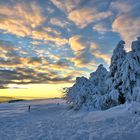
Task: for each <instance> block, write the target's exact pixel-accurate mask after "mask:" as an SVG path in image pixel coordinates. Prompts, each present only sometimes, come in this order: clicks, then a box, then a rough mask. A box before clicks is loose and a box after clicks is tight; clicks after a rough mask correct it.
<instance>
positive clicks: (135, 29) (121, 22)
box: [112, 15, 140, 50]
mask: <svg viewBox="0 0 140 140" xmlns="http://www.w3.org/2000/svg"><path fill="white" fill-rule="evenodd" d="M139 26H140V18H137V17H130V16H127V15H122V16H119V17H117V18H116V19H115V20H114V22H113V24H112V28H113V31H114V32H118V33H120V35H121V37H122V38H123V39H124V40H125V41H126V42H127V49H128V50H129V49H130V42H132V40H134V39H135V37H137V36H139V34H140V28H139Z"/></svg>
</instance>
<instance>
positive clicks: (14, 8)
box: [0, 2, 45, 37]
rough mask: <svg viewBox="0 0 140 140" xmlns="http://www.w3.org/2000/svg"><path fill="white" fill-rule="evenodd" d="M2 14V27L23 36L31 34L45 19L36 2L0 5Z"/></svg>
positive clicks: (0, 13)
mask: <svg viewBox="0 0 140 140" xmlns="http://www.w3.org/2000/svg"><path fill="white" fill-rule="evenodd" d="M0 15H1V16H0V21H1V22H0V29H2V30H4V31H5V32H9V33H12V34H15V35H17V36H22V37H24V36H27V35H30V34H31V32H32V30H33V29H34V28H36V27H37V26H39V25H40V24H42V23H43V22H44V20H45V18H44V17H43V16H42V15H41V9H40V7H39V6H38V5H37V3H35V2H28V3H25V2H20V3H13V4H12V5H11V6H10V5H0Z"/></svg>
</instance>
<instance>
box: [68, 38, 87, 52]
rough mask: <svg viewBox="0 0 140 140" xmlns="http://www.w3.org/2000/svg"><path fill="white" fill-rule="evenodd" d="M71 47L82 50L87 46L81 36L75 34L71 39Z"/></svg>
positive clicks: (74, 49)
mask: <svg viewBox="0 0 140 140" xmlns="http://www.w3.org/2000/svg"><path fill="white" fill-rule="evenodd" d="M69 44H70V47H71V49H72V50H73V51H80V50H82V49H84V48H85V46H84V44H83V43H82V41H81V36H80V35H77V36H73V37H71V38H70V39H69Z"/></svg>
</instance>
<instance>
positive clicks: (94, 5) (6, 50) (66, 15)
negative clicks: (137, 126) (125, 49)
mask: <svg viewBox="0 0 140 140" xmlns="http://www.w3.org/2000/svg"><path fill="white" fill-rule="evenodd" d="M139 7H140V3H139V2H138V0H125V1H122V0H115V1H112V0H106V1H105V0H104V1H103V0H98V1H96V0H37V1H35V0H22V1H21V0H6V1H4V0H3V1H2V0H1V1H0V38H1V39H0V51H1V53H0V88H6V87H8V84H29V83H51V84H52V83H54V84H55V83H69V82H72V81H73V80H74V79H75V76H80V75H84V76H85V75H86V76H87V75H88V74H87V73H90V72H92V71H93V70H95V69H96V67H97V65H98V64H99V63H103V64H105V66H108V65H109V63H110V56H111V55H112V50H113V49H114V47H115V45H116V44H117V42H118V41H119V40H120V39H121V38H122V39H124V40H125V41H126V43H127V46H128V44H129V45H130V43H129V42H131V40H133V39H134V38H135V37H136V36H139V34H140V28H139V25H140V13H139ZM105 33H106V34H105Z"/></svg>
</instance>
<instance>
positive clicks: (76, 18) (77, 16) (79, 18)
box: [68, 8, 112, 28]
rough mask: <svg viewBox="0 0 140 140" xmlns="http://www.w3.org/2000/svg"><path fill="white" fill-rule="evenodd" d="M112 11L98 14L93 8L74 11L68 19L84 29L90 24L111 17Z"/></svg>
mask: <svg viewBox="0 0 140 140" xmlns="http://www.w3.org/2000/svg"><path fill="white" fill-rule="evenodd" d="M111 15H112V13H111V12H110V11H107V12H98V11H97V10H96V9H93V8H81V9H78V10H73V11H72V12H70V13H69V15H68V18H69V19H70V20H71V21H73V22H74V23H75V24H76V25H77V26H78V27H80V28H84V27H86V26H87V25H88V24H89V23H92V22H96V21H99V20H102V19H104V18H107V17H109V16H111Z"/></svg>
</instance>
